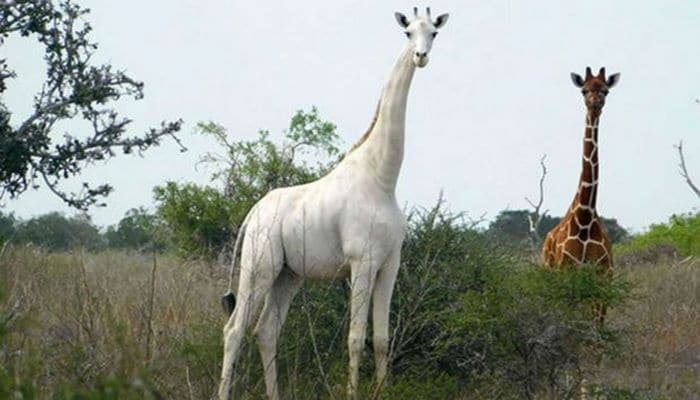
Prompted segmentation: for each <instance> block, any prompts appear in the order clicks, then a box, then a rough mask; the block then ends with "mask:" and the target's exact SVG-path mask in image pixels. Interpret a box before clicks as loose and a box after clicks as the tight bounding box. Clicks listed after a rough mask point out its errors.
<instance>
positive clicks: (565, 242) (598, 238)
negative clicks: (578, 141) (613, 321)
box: [542, 67, 620, 317]
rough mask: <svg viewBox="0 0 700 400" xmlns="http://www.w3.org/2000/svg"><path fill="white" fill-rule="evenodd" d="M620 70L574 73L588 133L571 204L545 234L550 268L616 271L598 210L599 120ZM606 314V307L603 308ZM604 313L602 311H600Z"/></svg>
mask: <svg viewBox="0 0 700 400" xmlns="http://www.w3.org/2000/svg"><path fill="white" fill-rule="evenodd" d="M619 79H620V74H613V75H610V76H609V77H608V78H607V79H606V77H605V68H601V69H600V72H599V73H598V76H593V74H592V73H591V68H590V67H587V68H586V79H583V78H581V76H580V75H578V74H575V73H571V80H572V81H573V82H574V85H576V87H579V88H581V93H583V98H584V100H585V103H586V109H587V113H586V133H585V136H584V138H583V169H582V171H581V179H580V180H579V184H578V190H577V192H576V196H575V197H574V201H573V202H572V203H571V207H569V210H568V211H567V212H566V215H565V216H564V218H562V220H561V222H560V223H559V225H557V226H556V227H554V229H552V230H551V231H550V232H549V233H548V234H547V237H546V238H545V241H544V245H543V247H542V261H543V262H544V265H545V267H547V268H562V267H565V266H569V265H581V264H586V263H589V264H596V265H598V266H600V268H601V271H602V272H605V273H612V269H613V260H612V248H611V244H610V239H609V237H608V233H607V231H606V229H605V226H603V221H601V220H600V218H599V217H598V213H597V212H596V197H597V194H598V121H599V119H600V114H601V112H602V111H603V105H605V97H606V96H607V94H608V90H609V89H610V88H612V87H613V86H615V84H616V83H617V81H618V80H619ZM600 311H602V313H603V314H604V310H600ZM600 317H602V315H600Z"/></svg>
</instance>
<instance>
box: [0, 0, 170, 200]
mask: <svg viewBox="0 0 700 400" xmlns="http://www.w3.org/2000/svg"><path fill="white" fill-rule="evenodd" d="M88 12H89V10H87V9H84V8H81V7H80V6H78V5H76V4H74V3H72V2H71V1H70V0H65V1H61V2H60V3H58V4H56V3H55V2H53V1H32V0H17V1H10V2H7V1H4V2H1V3H0V47H1V46H2V45H3V44H4V41H5V39H6V38H7V37H9V36H10V35H16V36H18V37H20V38H24V37H26V38H29V37H32V38H35V39H36V40H37V41H38V42H39V44H40V45H41V46H42V47H43V48H44V50H45V51H44V61H45V63H46V80H45V82H44V83H43V85H42V89H41V91H40V92H39V93H37V94H36V95H35V96H34V104H33V111H32V114H30V115H29V117H27V118H26V119H25V120H24V121H19V123H18V124H16V125H15V126H12V124H11V123H10V115H11V112H10V110H8V109H7V107H6V106H5V104H3V103H2V102H0V197H1V196H2V195H4V194H8V195H9V196H10V197H11V198H15V197H18V196H19V195H21V194H22V193H23V192H24V191H26V190H27V189H29V188H32V187H35V186H36V185H37V182H36V181H37V180H39V179H41V180H42V181H43V182H44V184H46V186H47V187H49V189H51V191H52V192H53V193H54V194H55V195H57V196H58V197H59V198H61V199H62V200H63V201H64V202H65V203H66V204H68V205H69V206H72V207H75V208H78V209H81V210H85V209H87V208H88V207H89V206H92V205H95V204H97V203H98V201H99V200H100V198H101V197H104V196H107V195H108V194H109V192H110V191H111V190H112V188H111V187H110V186H109V185H108V184H102V185H99V186H97V187H92V186H90V185H88V183H83V190H82V191H81V192H80V193H77V194H76V193H67V192H65V191H64V190H62V189H61V188H60V187H59V183H60V182H61V181H62V180H65V179H68V178H70V177H74V176H77V175H79V174H80V173H81V171H82V170H83V168H85V167H86V166H87V165H89V164H91V163H94V162H95V161H100V160H106V159H109V158H111V157H113V156H114V155H115V150H119V149H120V150H121V151H122V152H123V153H125V154H127V153H131V152H132V151H134V150H137V151H139V152H142V151H144V150H147V149H148V148H150V147H152V146H157V145H158V144H160V141H161V140H162V139H163V137H166V136H170V137H172V138H173V139H175V140H176V141H177V137H175V133H176V132H177V131H179V130H180V125H181V121H176V122H163V123H162V124H161V126H160V127H159V128H151V129H150V130H149V131H148V132H146V133H145V134H143V135H142V136H139V137H125V136H124V135H125V133H126V128H127V126H128V125H129V124H130V123H131V120H130V119H128V118H125V117H122V116H120V115H119V113H118V112H117V111H115V110H114V109H113V108H110V106H109V105H110V103H112V102H115V101H117V100H119V98H121V97H126V96H129V97H132V98H134V99H137V100H138V99H141V98H143V83H141V82H138V81H135V80H133V79H132V78H131V77H129V76H127V75H126V74H125V73H124V72H122V71H115V70H114V68H113V67H112V66H111V65H109V64H103V65H95V64H94V62H93V60H94V57H93V55H94V53H95V50H96V49H97V44H96V43H94V42H91V41H90V39H89V34H90V32H91V31H92V27H91V26H90V24H89V23H88V22H87V21H86V15H87V14H88ZM23 40H28V39H23ZM16 76H17V74H16V73H15V71H13V70H11V69H9V68H8V64H7V62H6V60H5V59H0V100H2V93H4V91H5V90H6V89H7V86H8V85H7V84H6V81H7V80H9V79H13V78H15V77H16ZM78 119H82V120H83V122H84V123H83V124H82V126H86V127H89V128H88V129H87V131H82V132H71V133H66V134H64V135H63V137H64V139H63V141H58V140H54V139H53V138H54V137H56V136H57V135H56V134H55V126H56V124H57V123H58V122H65V121H74V120H78ZM75 126H77V125H75ZM178 143H179V142H178ZM183 149H184V147H183Z"/></svg>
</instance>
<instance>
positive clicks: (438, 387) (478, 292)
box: [0, 210, 700, 399]
mask: <svg viewBox="0 0 700 400" xmlns="http://www.w3.org/2000/svg"><path fill="white" fill-rule="evenodd" d="M434 211H435V210H427V211H426V212H425V213H419V215H416V216H414V218H415V219H413V222H412V228H411V232H410V233H409V237H408V239H407V246H408V247H407V248H406V249H405V254H406V257H405V259H404V265H402V272H401V275H400V277H399V281H398V282H397V287H396V292H395V296H394V305H393V311H392V329H393V332H392V333H393V335H392V340H393V343H392V349H393V355H394V359H393V362H392V364H391V370H392V375H393V376H392V379H391V382H390V385H389V387H388V388H387V389H386V390H385V391H384V392H381V393H379V394H378V395H377V396H374V394H375V393H374V391H373V390H374V388H373V386H372V374H373V362H372V358H373V357H372V356H371V347H370V346H369V343H368V346H367V348H366V352H365V355H364V357H363V363H362V369H361V373H362V378H361V382H362V388H361V389H362V392H363V394H364V396H365V397H366V398H380V399H405V398H416V399H431V398H432V399H446V398H455V399H460V398H462V399H475V398H482V399H487V398H496V397H499V398H527V397H528V396H529V397H531V398H546V397H547V395H548V394H549V395H550V396H549V398H565V397H566V396H564V397H553V396H556V395H558V394H559V393H561V392H552V387H554V388H557V387H559V386H556V385H554V386H552V385H549V384H548V382H555V383H556V384H557V385H558V384H560V383H561V382H564V381H565V379H566V376H567V375H566V374H568V373H570V372H571V367H572V366H575V367H578V366H581V368H587V369H589V370H590V371H597V374H594V376H592V379H591V380H590V382H594V384H595V385H597V386H599V391H600V392H602V393H606V396H607V398H619V399H622V398H631V399H634V398H640V399H642V398H670V399H677V398H679V399H693V398H698V396H697V393H700V387H699V385H698V381H697V379H696V377H697V376H698V366H699V363H700V360H699V359H698V358H697V357H698V356H697V355H698V354H700V325H699V321H700V311H699V307H698V300H699V299H698V296H699V295H700V290H699V289H700V287H699V285H700V265H699V264H698V261H697V260H693V259H690V260H686V261H684V262H682V263H669V264H658V265H646V266H644V267H623V268H621V269H620V270H619V273H620V275H621V276H622V278H624V279H625V280H627V281H629V282H631V283H632V286H633V292H632V293H633V296H632V298H631V300H629V301H628V302H627V303H626V305H625V306H622V307H617V308H613V309H612V310H611V312H610V313H609V314H608V318H607V320H606V325H607V326H609V327H610V329H611V330H613V331H617V332H620V335H619V336H618V341H617V342H615V344H616V347H615V348H614V349H615V350H617V351H616V352H617V354H616V356H615V357H606V358H603V362H602V365H601V367H600V369H596V368H595V367H594V362H590V360H586V354H587V353H588V352H589V350H588V349H590V347H586V346H588V343H590V342H591V341H595V340H597V339H596V337H595V334H596V332H597V331H595V330H594V327H591V326H590V324H588V325H587V323H586V322H585V321H588V319H587V318H588V317H587V316H586V312H587V311H586V310H588V307H587V306H586V304H587V302H588V301H589V300H590V299H587V298H586V296H585V295H584V294H586V293H589V294H590V293H591V292H590V291H589V290H588V289H586V287H588V286H587V285H589V284H590V279H589V278H590V276H588V275H586V274H585V272H584V273H583V274H582V275H577V274H576V273H573V274H570V275H561V276H560V275H556V274H551V273H547V272H543V271H540V270H538V269H537V268H533V267H531V266H529V265H527V264H525V263H520V262H518V260H516V259H514V258H512V257H510V256H509V255H508V254H507V253H504V252H502V251H501V250H499V249H498V248H497V247H493V246H492V245H490V244H489V243H488V241H487V239H484V237H483V236H479V235H478V234H476V233H474V232H473V231H470V230H469V228H468V226H465V225H463V224H461V223H460V222H459V220H458V218H456V217H455V218H453V217H454V216H450V215H445V214H440V213H435V212H434ZM155 262H156V265H155V267H156V268H154V264H153V263H154V258H153V256H152V255H149V254H146V255H139V254H126V253H123V252H101V253H87V252H81V251H74V252H70V253H48V252H45V251H43V250H41V249H38V248H33V247H7V248H5V250H4V253H2V255H1V256H0V292H2V293H1V294H2V295H1V296H0V299H1V302H0V340H1V342H0V397H2V398H5V397H14V398H23V399H31V398H38V399H44V398H54V399H109V398H113V399H117V398H118V399H132V398H133V399H148V398H151V399H161V398H162V399H204V398H210V397H211V396H212V395H213V394H214V393H215V389H216V386H217V383H218V376H219V372H220V362H221V358H222V357H221V351H222V340H221V329H222V327H223V324H224V322H225V317H224V315H223V313H222V311H221V308H220V305H219V303H218V299H219V297H220V295H221V292H222V290H223V288H225V287H226V282H225V273H224V271H223V270H219V269H217V268H213V269H212V267H211V266H210V265H209V264H208V263H199V262H184V261H182V260H180V259H177V258H171V257H169V256H158V257H157V258H156V259H155ZM587 282H588V283H587ZM567 285H568V286H567ZM596 287H598V285H597V284H596ZM577 293H578V294H577ZM594 294H595V293H594ZM595 296H597V297H596V298H599V297H600V296H601V294H600V293H598V294H595ZM347 298H348V290H347V284H346V283H344V282H336V283H334V284H328V283H317V284H307V285H305V287H304V288H303V289H302V293H300V294H299V296H298V297H297V298H296V299H295V301H294V304H293V306H292V310H291V311H290V317H289V320H288V322H287V325H286V326H285V328H284V330H283V332H282V339H281V343H280V356H279V359H280V385H281V392H282V394H283V396H284V397H285V398H290V399H316V398H333V397H335V398H343V396H344V387H345V379H346V368H347V352H346V335H347V318H348V317H347V314H348V313H347ZM568 303H570V304H571V305H572V307H568V306H565V304H568ZM562 304H564V305H562ZM576 310H579V311H580V312H578V311H576ZM569 312H571V313H573V314H567V313H569ZM579 324H580V325H579ZM552 326H553V327H560V328H561V329H559V330H557V329H553V328H552V329H548V328H547V327H552ZM572 328H576V329H579V328H581V329H580V330H579V332H585V335H583V336H580V335H579V333H575V332H573V331H569V330H567V329H572ZM572 332H573V333H572ZM589 334H590V335H593V336H592V337H591V336H588V335H589ZM547 335H549V336H547ZM572 335H573V336H572ZM576 335H579V336H576ZM368 337H371V334H369V335H368ZM567 338H577V339H576V340H573V339H572V340H568V339H567ZM533 340H535V341H536V340H539V341H540V342H539V343H543V344H548V346H549V347H547V346H543V347H540V348H538V347H537V346H531V347H529V350H528V347H527V346H525V347H523V345H527V344H528V343H530V344H532V343H534V342H533ZM252 343H253V340H251V339H250V338H249V340H248V341H247V345H246V347H245V348H244V350H243V352H242V354H243V356H242V360H241V363H240V368H239V372H242V373H241V374H239V378H238V380H237V383H236V385H237V386H236V390H237V391H236V393H238V397H239V398H244V399H258V398H264V384H263V381H262V367H261V365H260V361H259V357H258V354H257V349H256V347H255V346H253V345H251V344H252ZM606 343H611V342H606ZM523 349H525V350H528V351H523ZM577 357H578V358H577ZM575 361H576V362H575ZM578 361H581V363H580V364H578V363H577V362H578ZM552 374H554V375H552ZM552 377H553V379H554V380H551V379H550V378H552ZM569 389H570V388H569ZM552 393H554V394H552Z"/></svg>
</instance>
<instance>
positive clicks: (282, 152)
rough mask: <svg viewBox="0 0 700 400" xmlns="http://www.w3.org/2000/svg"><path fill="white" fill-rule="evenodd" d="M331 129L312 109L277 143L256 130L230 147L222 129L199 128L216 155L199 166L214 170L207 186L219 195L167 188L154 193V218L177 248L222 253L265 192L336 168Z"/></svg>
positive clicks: (297, 115) (197, 188)
mask: <svg viewBox="0 0 700 400" xmlns="http://www.w3.org/2000/svg"><path fill="white" fill-rule="evenodd" d="M335 129H336V127H335V125H334V124H333V123H331V122H328V121H324V120H322V119H321V117H320V116H319V114H318V110H317V109H316V107H312V108H311V111H308V112H305V111H302V110H299V111H297V112H296V113H295V114H294V115H293V116H292V120H291V123H290V125H289V129H287V130H286V131H285V132H284V140H283V141H282V143H276V142H275V141H273V140H272V139H271V138H270V133H269V131H266V130H261V131H260V132H258V137H257V138H256V139H255V140H251V141H237V142H233V141H230V139H229V135H228V132H227V131H226V129H225V128H224V127H223V126H221V125H218V124H216V123H213V122H207V123H200V124H199V125H198V132H199V133H201V134H203V135H206V136H210V137H213V138H214V139H215V140H216V141H217V143H218V144H219V145H220V146H221V149H222V153H208V154H206V155H204V157H202V159H201V162H202V163H206V164H213V165H215V166H216V169H215V171H214V173H213V174H212V181H216V182H219V183H220V184H221V185H222V186H223V190H219V189H216V188H213V187H208V186H207V187H201V186H198V185H195V184H177V183H174V182H168V183H167V184H166V185H165V186H159V187H156V188H155V198H156V201H157V202H158V212H159V214H160V216H161V217H162V218H163V220H164V221H165V223H166V224H167V225H168V227H169V229H171V231H172V232H173V235H174V237H175V240H176V243H177V245H178V247H180V248H181V249H182V250H184V251H186V252H188V253H192V252H194V253H196V254H200V255H202V254H204V255H207V256H212V255H215V254H218V252H219V251H220V250H221V249H223V248H224V246H225V245H226V244H227V243H228V242H229V240H230V238H231V235H232V234H233V233H235V232H236V231H237V227H238V226H240V224H241V223H242V221H243V219H244V218H245V215H246V214H247V213H248V210H250V208H251V207H252V206H253V205H254V204H255V203H256V202H257V201H258V200H260V199H261V198H262V197H263V196H264V195H265V194H266V193H267V192H269V191H270V190H272V189H275V188H278V187H285V186H292V185H298V184H302V183H307V182H310V181H313V180H315V179H318V178H320V177H321V176H323V175H324V174H325V173H327V172H328V171H329V170H330V169H331V168H332V167H333V165H335V163H336V162H337V156H338V154H339V149H338V143H339V138H338V135H337V134H336V132H335Z"/></svg>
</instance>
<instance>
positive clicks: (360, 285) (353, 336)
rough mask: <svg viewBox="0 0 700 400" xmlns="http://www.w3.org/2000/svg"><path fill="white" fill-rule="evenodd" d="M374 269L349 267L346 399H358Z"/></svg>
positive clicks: (360, 263)
mask: <svg viewBox="0 0 700 400" xmlns="http://www.w3.org/2000/svg"><path fill="white" fill-rule="evenodd" d="M375 275H376V274H375V269H374V268H372V267H371V265H370V263H368V262H365V261H361V262H358V263H357V264H356V265H354V266H351V277H350V281H351V282H350V332H349V333H348V353H349V355H350V367H349V378H348V389H347V390H348V398H350V399H352V400H357V399H358V394H357V389H358V386H357V385H358V381H359V368H360V360H361V358H362V350H363V348H364V345H365V337H366V335H367V315H368V313H369V302H370V296H371V293H372V289H373V286H374V281H375Z"/></svg>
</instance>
